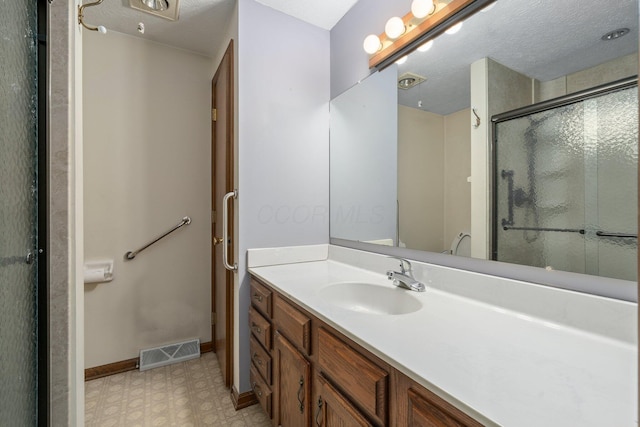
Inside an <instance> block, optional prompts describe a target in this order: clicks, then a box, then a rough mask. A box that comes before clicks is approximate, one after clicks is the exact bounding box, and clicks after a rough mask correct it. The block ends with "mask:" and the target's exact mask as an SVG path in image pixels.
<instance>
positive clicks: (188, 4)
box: [84, 0, 235, 56]
mask: <svg viewBox="0 0 640 427" xmlns="http://www.w3.org/2000/svg"><path fill="white" fill-rule="evenodd" d="M85 3H86V1H85ZM234 3H235V1H234V0H180V17H179V19H178V20H177V21H169V20H167V19H164V18H160V17H157V16H154V15H150V14H148V13H145V12H141V11H139V10H135V9H132V8H131V7H129V0H105V1H104V2H103V3H102V4H101V5H100V6H96V7H89V8H87V9H85V13H84V15H85V22H87V23H88V24H90V25H104V26H105V27H107V30H108V31H117V32H119V33H125V34H129V35H132V36H139V37H142V38H145V39H148V40H153V41H156V42H158V43H163V44H167V45H170V46H175V47H178V48H181V49H186V50H190V51H193V52H197V53H200V54H203V55H206V56H215V55H216V53H217V52H216V48H217V47H218V46H219V44H220V43H221V42H222V41H223V38H224V36H225V34H226V29H227V25H228V24H229V20H230V18H231V14H232V13H233V7H234ZM138 22H143V23H144V25H145V33H144V35H141V34H140V33H138V31H137V27H138Z"/></svg>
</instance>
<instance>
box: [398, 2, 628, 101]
mask: <svg viewBox="0 0 640 427" xmlns="http://www.w3.org/2000/svg"><path fill="white" fill-rule="evenodd" d="M621 27H627V28H630V29H631V32H630V34H628V35H626V36H624V37H622V38H620V39H618V40H612V41H603V40H601V37H602V36H603V35H604V34H605V33H607V32H609V31H612V30H615V29H618V28H621ZM637 51H638V2H637V0H615V1H614V2H611V3H608V4H607V5H605V4H604V3H603V2H602V0H561V1H560V0H498V1H497V2H496V3H495V5H494V7H493V8H491V9H490V10H488V11H487V12H479V13H477V14H475V15H474V16H472V17H471V18H469V19H467V21H466V22H465V23H464V25H463V27H462V29H461V30H460V31H459V32H458V33H457V34H454V35H448V34H443V35H441V36H439V37H438V38H436V39H435V41H434V44H433V47H432V48H431V49H430V50H429V51H427V52H414V53H412V54H411V55H410V56H409V58H408V60H407V62H406V63H404V64H403V65H400V66H398V75H400V74H403V73H405V72H413V73H416V74H419V75H421V76H425V77H426V78H427V81H426V82H424V83H422V84H420V85H418V86H416V87H414V88H412V89H410V90H406V91H405V90H399V100H400V104H402V105H406V106H410V107H414V108H417V106H418V102H419V101H422V109H423V110H427V111H431V112H434V113H438V114H450V113H452V112H455V111H459V110H461V109H464V108H468V107H469V106H470V105H469V103H470V101H469V98H470V82H469V69H470V64H471V63H472V62H474V61H476V60H478V59H480V58H484V57H490V58H492V59H494V60H496V61H497V62H499V63H501V64H503V65H505V66H507V67H509V68H511V69H513V70H516V71H518V72H520V73H523V74H525V75H527V76H529V77H532V78H535V79H538V80H541V81H548V80H553V79H555V78H557V77H560V76H563V75H566V74H571V73H574V72H576V71H580V70H583V69H585V68H590V67H593V66H595V65H598V64H601V63H603V62H606V61H609V60H612V59H614V58H617V57H620V56H623V55H627V54H630V53H633V52H637Z"/></svg>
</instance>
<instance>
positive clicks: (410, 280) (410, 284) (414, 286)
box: [387, 258, 426, 292]
mask: <svg viewBox="0 0 640 427" xmlns="http://www.w3.org/2000/svg"><path fill="white" fill-rule="evenodd" d="M397 259H398V260H400V271H399V272H398V271H393V270H389V271H387V278H388V279H389V280H393V284H394V285H396V286H398V287H400V288H405V289H409V290H411V291H416V292H424V291H425V290H426V287H425V286H424V283H421V282H419V281H417V280H416V278H415V277H413V271H412V270H411V263H410V262H409V261H407V260H406V259H404V258H397ZM405 264H406V265H407V268H405Z"/></svg>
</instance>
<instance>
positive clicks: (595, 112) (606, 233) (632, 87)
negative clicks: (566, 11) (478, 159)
mask: <svg viewBox="0 0 640 427" xmlns="http://www.w3.org/2000/svg"><path fill="white" fill-rule="evenodd" d="M493 142H494V150H493V151H494V161H493V166H494V167H493V169H494V176H493V184H494V185H493V196H492V197H493V215H492V217H493V236H492V257H493V259H494V260H498V261H505V262H511V263H517V264H525V265H532V266H538V267H545V268H549V269H554V270H562V271H571V272H577V273H586V274H593V275H599V276H606V277H612V278H618V279H625V280H636V277H637V273H636V253H637V247H638V243H637V171H638V88H637V78H632V79H626V80H623V81H619V82H615V83H612V84H609V85H605V86H601V87H598V88H594V89H591V90H588V91H584V92H580V93H577V94H572V95H569V96H566V97H563V98H558V99H555V100H552V101H547V102H544V103H540V104H536V105H533V106H530V107H526V108H523V109H519V110H517V111H513V112H510V113H504V114H501V115H499V116H496V117H494V118H493Z"/></svg>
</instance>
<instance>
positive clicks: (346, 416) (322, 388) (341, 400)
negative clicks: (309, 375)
mask: <svg viewBox="0 0 640 427" xmlns="http://www.w3.org/2000/svg"><path fill="white" fill-rule="evenodd" d="M316 383H317V386H318V389H319V390H318V398H317V399H316V409H315V418H314V421H315V425H316V426H317V427H347V426H349V427H351V426H353V427H370V426H373V424H371V423H370V422H369V421H368V420H367V419H366V418H365V417H364V415H362V414H361V413H360V411H359V410H358V409H357V408H356V407H354V406H353V404H352V403H351V402H349V400H348V399H347V398H345V397H344V396H343V395H342V394H340V392H339V391H338V390H336V388H335V387H333V386H332V385H331V384H330V383H329V382H328V381H327V380H326V379H325V378H324V377H323V376H322V375H318V376H316Z"/></svg>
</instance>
